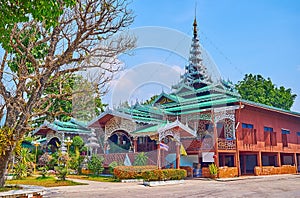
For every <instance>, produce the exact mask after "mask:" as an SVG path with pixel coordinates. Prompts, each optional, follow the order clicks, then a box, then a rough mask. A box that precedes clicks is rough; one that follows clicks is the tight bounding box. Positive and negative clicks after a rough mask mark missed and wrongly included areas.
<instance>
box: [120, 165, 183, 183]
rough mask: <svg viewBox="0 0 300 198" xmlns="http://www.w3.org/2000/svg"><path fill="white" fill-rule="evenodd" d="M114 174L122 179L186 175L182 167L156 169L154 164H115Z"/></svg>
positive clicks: (158, 178) (149, 178) (168, 178)
mask: <svg viewBox="0 0 300 198" xmlns="http://www.w3.org/2000/svg"><path fill="white" fill-rule="evenodd" d="M114 175H115V177H117V178H118V179H120V180H123V179H144V180H145V181H166V180H182V179H184V178H185V177H186V176H187V172H186V170H183V169H179V170H178V169H162V170H161V169H157V167H156V166H117V167H116V168H115V169H114Z"/></svg>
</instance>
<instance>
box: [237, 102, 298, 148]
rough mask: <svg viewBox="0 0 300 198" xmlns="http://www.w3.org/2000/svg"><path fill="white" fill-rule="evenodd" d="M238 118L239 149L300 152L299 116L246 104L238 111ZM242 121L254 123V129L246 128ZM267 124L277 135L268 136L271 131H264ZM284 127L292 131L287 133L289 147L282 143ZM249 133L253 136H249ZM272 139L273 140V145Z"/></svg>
mask: <svg viewBox="0 0 300 198" xmlns="http://www.w3.org/2000/svg"><path fill="white" fill-rule="evenodd" d="M236 120H237V122H240V124H239V126H238V128H237V138H238V147H239V150H241V151H262V152H287V153H300V137H299V136H297V132H300V118H299V117H296V116H291V115H287V114H284V113H278V112H274V111H270V110H266V109H263V108H259V107H254V106H249V105H246V104H245V106H244V108H243V109H241V110H240V112H239V110H237V111H236ZM242 123H246V124H253V128H254V129H253V130H252V131H251V130H250V131H249V129H246V130H245V129H243V128H242ZM265 126H266V127H272V128H273V131H274V132H275V133H276V135H275V136H274V137H268V136H270V132H264V127H265ZM282 128H284V129H288V130H289V131H290V134H288V135H287V141H288V147H283V144H282V132H281V129H282ZM247 130H248V131H247ZM266 133H269V134H266ZM249 135H252V136H253V137H252V136H251V137H249ZM254 136H255V137H254ZM270 138H271V140H270ZM275 140H276V143H275V144H274V141H275ZM270 141H272V142H273V145H271V142H270Z"/></svg>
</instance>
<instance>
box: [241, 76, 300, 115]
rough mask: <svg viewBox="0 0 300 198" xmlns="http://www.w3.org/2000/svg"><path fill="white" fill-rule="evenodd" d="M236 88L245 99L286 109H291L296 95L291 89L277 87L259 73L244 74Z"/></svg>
mask: <svg viewBox="0 0 300 198" xmlns="http://www.w3.org/2000/svg"><path fill="white" fill-rule="evenodd" d="M236 88H237V90H238V92H239V93H240V95H241V97H242V98H243V99H245V100H250V101H253V102H257V103H262V104H266V105H269V106H273V107H278V108H281V109H286V110H290V109H291V107H292V106H293V103H294V101H295V99H296V96H297V95H296V94H293V93H292V90H291V89H286V88H284V87H283V86H280V87H277V86H276V85H274V84H273V82H272V81H271V79H270V78H267V79H265V78H264V77H262V76H261V75H253V74H246V75H245V77H244V79H243V80H242V81H239V82H238V83H237V84H236Z"/></svg>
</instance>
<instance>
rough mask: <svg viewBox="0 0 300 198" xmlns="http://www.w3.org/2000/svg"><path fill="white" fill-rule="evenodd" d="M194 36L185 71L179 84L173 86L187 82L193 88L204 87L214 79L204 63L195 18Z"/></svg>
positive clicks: (176, 86)
mask: <svg viewBox="0 0 300 198" xmlns="http://www.w3.org/2000/svg"><path fill="white" fill-rule="evenodd" d="M193 26H194V36H193V39H192V44H191V49H190V57H189V62H188V64H187V65H186V66H185V73H184V74H183V75H182V76H181V80H180V82H179V84H178V85H175V86H173V88H175V89H176V88H179V87H180V85H182V84H185V85H187V86H189V87H192V88H196V89H198V88H202V87H204V86H205V85H208V84H211V83H212V80H211V78H210V76H209V75H208V73H207V68H206V66H205V65H204V64H203V61H202V58H201V46H200V43H199V38H198V33H197V20H196V18H195V19H194V23H193Z"/></svg>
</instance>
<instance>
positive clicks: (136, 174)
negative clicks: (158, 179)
mask: <svg viewBox="0 0 300 198" xmlns="http://www.w3.org/2000/svg"><path fill="white" fill-rule="evenodd" d="M156 169H157V166H117V167H115V169H114V176H115V177H116V178H118V179H120V180H121V179H140V178H142V172H144V171H151V170H156Z"/></svg>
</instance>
